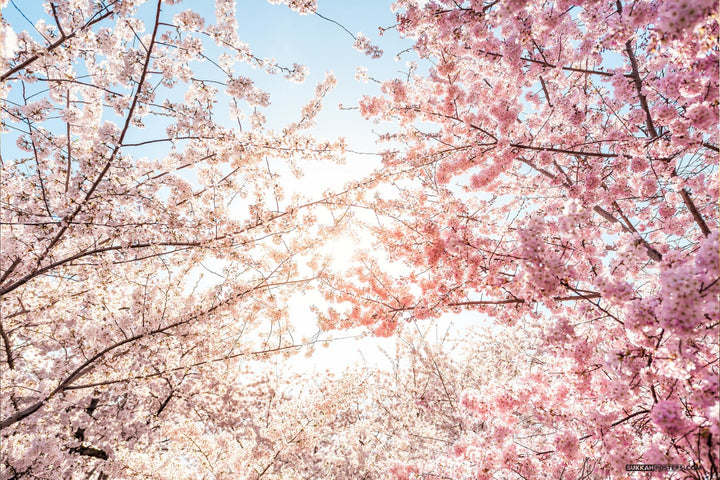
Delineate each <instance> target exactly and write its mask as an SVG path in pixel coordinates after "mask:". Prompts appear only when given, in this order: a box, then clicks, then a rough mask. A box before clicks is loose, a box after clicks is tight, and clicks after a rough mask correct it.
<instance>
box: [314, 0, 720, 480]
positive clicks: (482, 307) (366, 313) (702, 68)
mask: <svg viewBox="0 0 720 480" xmlns="http://www.w3.org/2000/svg"><path fill="white" fill-rule="evenodd" d="M394 8H395V9H397V18H398V22H397V25H396V28H397V29H398V30H399V32H400V33H401V34H403V35H405V36H407V37H409V38H412V39H414V40H415V42H416V43H415V48H414V50H415V52H417V54H418V56H419V57H420V59H421V62H420V63H415V62H409V63H408V67H409V70H408V72H407V73H406V75H404V76H403V77H402V78H398V79H395V80H391V81H385V82H383V83H382V88H383V92H384V96H380V97H368V98H364V99H363V100H362V101H361V102H360V109H361V112H362V113H363V114H364V115H365V116H366V117H367V118H369V119H374V120H375V121H377V122H381V121H385V122H391V123H392V125H393V126H394V129H390V130H388V133H387V134H385V135H383V136H382V137H381V140H385V141H388V142H390V145H391V146H390V147H389V148H388V150H387V151H386V153H385V156H384V169H385V173H386V175H393V181H392V188H383V189H380V190H374V191H371V192H369V193H368V194H366V196H365V199H364V201H358V202H357V204H358V205H359V206H361V207H363V208H370V209H372V210H373V211H374V212H375V213H376V215H377V219H378V220H379V222H376V223H374V224H370V223H368V225H366V227H365V228H368V229H370V230H372V231H373V232H374V236H375V239H376V241H375V245H374V251H373V252H365V253H363V254H362V255H361V256H360V257H359V259H358V261H357V265H356V266H355V267H353V268H351V269H350V270H349V271H348V272H343V273H342V274H339V275H334V276H333V275H326V276H325V277H324V280H325V283H326V288H327V293H326V295H327V298H328V299H329V300H330V302H331V303H332V304H334V305H349V306H348V308H347V309H345V308H341V307H337V308H335V309H331V310H330V311H329V313H328V314H327V315H326V316H325V317H324V319H323V321H324V322H325V324H326V325H341V326H355V325H367V326H369V327H370V328H371V329H373V330H374V331H375V333H377V334H378V335H392V334H393V333H394V332H396V331H397V329H398V328H401V327H402V325H404V324H405V322H406V321H410V320H422V319H432V318H436V317H438V316H440V315H444V314H450V313H451V312H468V313H465V315H469V314H470V313H469V312H477V313H476V315H477V316H478V318H488V317H489V318H491V319H492V321H494V322H496V325H497V328H506V329H507V330H508V331H509V332H515V333H517V332H524V333H525V335H526V336H527V337H528V338H532V339H534V340H535V343H534V346H533V349H534V352H533V358H534V360H533V362H532V363H531V364H530V366H528V368H525V369H523V370H522V371H521V372H520V373H519V375H518V376H517V377H515V378H514V379H513V381H511V382H507V383H501V382H494V383H491V384H490V385H484V386H482V387H481V388H475V389H468V390H467V391H466V392H465V393H464V394H463V396H462V401H461V403H462V407H463V408H464V417H463V418H465V419H468V420H470V419H474V420H475V421H477V422H484V423H485V426H486V428H485V429H484V430H482V431H477V432H470V433H468V434H466V435H465V436H464V437H463V439H462V440H459V441H458V442H457V443H456V444H455V446H454V449H453V450H452V451H450V450H449V451H448V453H447V458H452V459H454V461H455V463H454V464H452V462H451V464H450V465H449V466H447V467H443V468H439V465H443V464H444V463H443V462H444V460H442V459H441V458H433V457H426V458H425V459H424V460H423V461H414V462H413V461H410V462H408V463H407V464H406V465H405V468H404V469H396V470H395V471H394V472H395V478H402V479H406V478H469V477H468V476H471V477H472V478H626V476H627V475H630V473H628V472H627V471H626V467H625V466H626V465H629V464H640V463H644V464H661V465H668V464H675V465H682V466H683V467H687V470H686V471H683V472H675V473H674V474H675V475H681V476H682V478H698V479H700V478H717V475H718V462H719V459H718V458H719V454H718V435H719V434H720V432H719V430H718V409H719V405H718V380H717V379H718V320H719V317H720V315H719V311H718V309H719V306H718V293H720V285H718V276H719V270H720V266H719V264H718V250H719V249H720V244H719V242H718V178H717V174H718V172H717V170H718V169H717V165H718V129H717V125H718V103H719V97H718V69H717V65H718V10H717V4H716V2H705V1H696V2H671V1H634V2H625V1H621V0H617V1H587V2H569V1H550V2H535V1H527V0H518V1H467V2H456V1H444V0H434V1H430V2H423V3H422V4H419V3H418V2H415V1H411V0H401V1H398V2H396V3H395V5H394ZM422 62H429V63H430V65H431V66H430V67H429V68H428V69H427V71H425V67H424V66H423V63H422ZM378 252H381V253H378ZM501 326H502V327H501ZM520 362H521V360H520V359H518V364H519V363H520ZM690 467H692V468H690ZM468 468H469V469H470V470H468ZM468 472H471V473H468ZM666 473H667V472H661V474H662V475H666Z"/></svg>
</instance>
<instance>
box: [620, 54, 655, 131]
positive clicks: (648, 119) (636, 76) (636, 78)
mask: <svg viewBox="0 0 720 480" xmlns="http://www.w3.org/2000/svg"><path fill="white" fill-rule="evenodd" d="M625 51H626V52H627V54H628V58H629V59H630V65H631V66H632V73H631V74H630V78H632V81H633V83H634V84H635V90H637V94H638V98H639V99H640V108H642V109H643V111H645V125H646V126H647V129H648V134H649V136H650V138H656V137H657V136H658V133H657V130H655V124H653V120H652V116H651V115H650V107H648V103H647V98H645V95H643V93H642V80H641V79H640V72H639V71H638V63H637V59H636V58H635V52H633V49H632V43H631V41H630V40H628V41H627V42H625Z"/></svg>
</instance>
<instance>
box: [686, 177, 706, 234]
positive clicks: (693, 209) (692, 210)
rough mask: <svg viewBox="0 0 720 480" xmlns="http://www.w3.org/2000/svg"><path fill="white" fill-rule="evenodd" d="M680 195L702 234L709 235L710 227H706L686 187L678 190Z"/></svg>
mask: <svg viewBox="0 0 720 480" xmlns="http://www.w3.org/2000/svg"><path fill="white" fill-rule="evenodd" d="M680 195H681V196H682V199H683V202H685V206H686V207H687V208H688V210H690V213H692V216H693V218H694V219H695V223H697V224H698V226H699V227H700V231H702V233H703V235H705V236H706V237H707V236H708V235H710V228H708V226H707V223H705V219H704V218H703V216H702V214H701V213H700V212H699V211H698V209H697V207H696V206H695V203H694V202H693V201H692V198H690V192H688V191H687V189H685V188H683V189H682V190H680Z"/></svg>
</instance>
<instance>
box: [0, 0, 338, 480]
mask: <svg viewBox="0 0 720 480" xmlns="http://www.w3.org/2000/svg"><path fill="white" fill-rule="evenodd" d="M175 3H177V2H174V1H161V0H157V1H150V2H146V1H140V0H111V1H106V2H94V1H69V0H58V1H48V2H45V4H44V11H45V15H46V17H45V18H44V19H41V20H39V21H38V22H37V23H35V31H33V32H29V31H22V32H21V31H17V32H14V30H13V29H12V28H10V26H8V25H7V24H6V23H5V21H4V20H3V29H2V31H3V36H4V37H5V38H4V41H3V60H2V81H3V84H2V98H3V100H2V118H3V146H4V148H3V158H2V166H1V170H0V175H1V182H2V189H1V191H0V210H1V217H2V226H1V228H2V231H1V235H2V244H1V252H0V302H1V304H0V308H1V309H2V310H1V312H2V315H1V316H0V336H1V337H2V360H1V361H0V369H2V375H1V386H0V388H1V389H2V402H1V404H2V405H1V413H0V428H1V429H2V463H3V466H2V469H3V473H2V476H3V478H49V477H50V476H52V477H57V478H109V477H111V476H113V477H114V476H124V477H125V478H137V477H138V476H142V475H145V476H150V477H152V476H154V475H155V474H156V473H157V472H160V474H162V475H164V476H165V477H166V478H176V473H177V471H179V470H182V469H183V468H185V467H188V468H189V469H190V471H192V469H191V468H190V466H191V465H192V463H193V461H194V460H193V459H192V458H191V457H190V456H183V455H179V456H172V455H171V454H169V453H168V454H164V453H163V452H171V453H172V452H178V451H182V448H181V446H180V445H181V444H182V445H186V444H193V445H195V447H193V448H197V449H199V450H200V451H203V452H205V451H206V450H205V449H204V448H205V447H199V446H197V445H200V444H203V442H205V443H207V442H216V444H219V443H218V442H222V441H225V440H224V437H222V436H218V437H217V438H216V437H213V438H212V439H209V437H212V430H213V429H219V428H220V425H221V424H222V422H225V423H233V425H235V427H236V428H244V427H242V426H241V424H242V420H241V419H240V417H242V416H243V415H249V414H250V412H251V411H252V409H245V410H244V408H245V407H243V405H242V404H243V402H247V401H248V400H247V399H248V398H251V397H252V395H250V393H249V392H251V391H252V389H253V388H256V389H259V390H263V389H265V390H267V389H266V387H264V386H258V387H253V386H252V385H249V386H247V388H244V387H242V386H241V385H240V384H239V383H238V382H239V380H238V375H239V374H238V373H237V372H235V370H236V367H237V364H238V362H240V361H243V360H247V359H248V358H251V357H253V358H255V357H258V356H266V355H268V354H269V353H272V352H280V353H282V352H286V353H287V352H291V351H294V350H295V349H296V348H297V347H298V346H299V345H300V344H301V343H302V341H301V340H300V339H297V340H295V339H293V337H292V334H291V325H290V322H289V319H288V298H289V296H290V295H292V294H294V293H297V292H300V291H302V290H303V289H304V288H306V287H307V286H308V285H309V282H311V281H312V279H313V277H314V276H315V275H316V271H317V269H318V268H320V267H317V268H316V269H313V268H309V267H308V266H307V264H308V260H307V257H308V256H309V255H310V254H311V252H312V251H314V250H317V249H318V248H319V247H320V245H322V242H323V238H325V237H327V236H328V235H330V234H332V233H333V228H335V227H336V226H337V225H336V224H335V223H333V221H329V223H327V224H326V225H324V224H322V223H321V222H320V221H319V220H318V218H319V216H321V215H322V214H321V212H319V210H322V209H325V207H324V203H325V202H324V201H317V200H316V201H310V200H306V199H303V198H302V197H300V196H298V195H296V194H294V193H292V192H287V193H286V192H285V191H284V189H283V185H282V184H281V181H280V177H281V175H293V174H294V175H300V174H301V168H302V166H303V165H304V164H306V163H307V162H311V161H315V160H319V159H324V160H336V159H338V158H339V157H340V155H341V153H342V151H343V149H344V145H343V143H342V141H333V142H329V141H324V140H317V139H315V138H314V137H313V136H312V135H310V134H309V133H307V129H308V128H309V127H311V126H312V125H313V123H314V119H315V116H316V115H317V113H318V111H319V110H320V107H321V104H322V99H323V97H324V96H325V94H326V93H327V92H328V90H329V89H331V88H332V87H333V85H334V83H335V80H334V78H333V77H332V75H328V76H327V77H326V78H325V80H324V81H323V82H321V83H320V84H319V85H318V86H317V88H316V91H315V96H314V98H309V99H308V100H309V103H308V104H307V106H306V107H305V108H304V109H303V110H302V111H301V112H298V114H297V118H296V119H294V120H293V119H288V121H287V125H286V126H285V127H284V128H283V129H281V130H279V131H278V130H275V131H273V130H270V129H268V128H267V127H266V126H265V122H266V120H265V118H264V116H263V108H264V107H266V106H267V105H268V103H269V95H268V93H267V92H265V91H263V90H261V89H260V88H259V87H258V86H257V85H256V83H255V82H254V80H252V79H251V78H249V77H247V76H245V75H243V74H241V72H245V71H249V70H252V69H253V68H255V69H258V68H259V69H261V70H263V71H264V72H265V74H280V75H283V76H285V77H286V78H287V79H288V81H293V82H300V81H302V80H303V79H304V77H305V75H306V73H307V72H306V68H305V67H303V66H301V65H297V64H296V65H292V66H283V65H280V64H277V63H275V62H273V61H270V60H267V59H262V58H259V57H257V56H255V55H254V54H253V52H252V51H251V50H250V48H249V46H248V45H246V44H244V43H243V42H242V41H241V40H240V39H239V38H238V31H237V30H238V29H237V24H236V15H237V12H236V11H235V2H232V1H225V0H218V1H217V2H216V3H215V18H203V17H202V16H201V15H199V14H198V13H195V12H193V11H191V10H185V11H183V10H182V9H181V8H179V6H174V4H175ZM2 6H3V8H5V7H8V2H7V1H4V2H3V4H2ZM290 6H291V7H292V8H293V9H295V10H297V11H299V12H300V13H307V9H308V8H310V7H312V5H310V4H309V3H308V4H304V5H295V4H293V5H290ZM8 8H9V7H8ZM16 28H17V27H16ZM11 34H12V35H14V37H13V38H10V35H11ZM5 40H8V41H5ZM10 40H16V41H15V42H12V41H10ZM201 63H203V67H202V68H200V67H199V66H198V65H200V64H201ZM262 74H263V73H261V75H262ZM6 142H7V143H6ZM13 142H14V146H13V145H12V143H13ZM280 164H282V171H279V169H280V167H278V165H280ZM299 258H303V261H302V262H298V259H299ZM203 276H204V278H203ZM208 277H209V278H208ZM246 383H247V382H246ZM256 396H257V398H258V399H261V398H262V396H261V395H259V394H258V395H256ZM263 401H264V400H263ZM218 402H220V403H218ZM220 410H222V411H223V412H224V413H225V415H223V416H220V415H219V411H220ZM233 415H235V416H233ZM206 420H207V421H206ZM210 420H212V421H210ZM252 420H253V421H254V420H255V419H254V418H253V419H252ZM168 422H169V423H168ZM248 428H250V427H248ZM168 429H170V430H172V429H175V430H174V433H173V432H170V430H168ZM206 437H208V438H206ZM173 442H174V443H173ZM168 443H170V445H168ZM166 463H167V465H165V464H166ZM198 471H199V470H198ZM253 471H254V470H253ZM173 472H175V473H173Z"/></svg>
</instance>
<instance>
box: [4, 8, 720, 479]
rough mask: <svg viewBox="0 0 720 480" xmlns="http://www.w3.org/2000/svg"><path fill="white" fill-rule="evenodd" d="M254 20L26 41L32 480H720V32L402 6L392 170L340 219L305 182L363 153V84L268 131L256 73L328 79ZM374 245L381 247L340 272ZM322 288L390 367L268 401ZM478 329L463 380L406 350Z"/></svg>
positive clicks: (8, 105) (66, 31) (13, 212)
mask: <svg viewBox="0 0 720 480" xmlns="http://www.w3.org/2000/svg"><path fill="white" fill-rule="evenodd" d="M271 3H284V4H286V5H287V6H288V7H289V8H291V9H293V10H295V11H297V12H298V13H300V14H307V13H314V12H316V9H317V7H316V5H315V3H314V2H313V1H290V0H288V1H275V2H271ZM176 4H178V5H176ZM234 5H235V2H233V1H231V0H216V2H215V10H214V11H215V18H205V17H203V16H202V15H200V14H199V13H197V12H195V11H192V10H183V9H184V8H185V7H183V5H182V3H181V2H178V1H175V0H152V1H150V0H107V1H101V2H95V1H89V0H54V1H46V2H45V10H44V11H45V18H44V19H42V20H40V21H39V22H37V23H35V25H34V26H35V30H34V31H33V32H29V31H22V32H20V31H14V30H13V28H11V26H10V25H8V24H7V23H6V22H5V20H2V22H0V23H1V25H0V32H1V35H2V37H3V38H2V42H1V43H2V45H3V49H2V55H1V56H2V60H1V61H2V64H1V66H0V72H2V73H0V75H1V79H2V81H3V83H2V86H1V87H0V88H2V95H1V98H2V120H3V158H2V162H1V165H0V185H1V188H0V218H1V219H2V220H1V223H0V229H1V230H0V241H1V243H0V337H1V341H2V352H0V369H1V370H0V371H1V373H2V375H1V376H0V388H1V389H2V401H1V402H0V435H1V440H2V445H1V449H0V450H1V451H0V454H1V455H0V461H2V468H3V470H2V476H3V478H49V477H58V478H94V479H107V478H111V477H118V478H248V479H249V478H252V479H257V478H263V477H264V478H388V477H390V478H397V479H411V478H436V479H440V478H444V479H447V478H452V479H459V478H497V479H499V478H513V479H518V478H587V479H589V478H626V477H627V476H628V472H626V471H625V465H627V464H633V463H648V464H662V465H668V464H674V465H675V464H676V465H682V466H684V467H689V466H692V468H690V469H688V470H686V471H684V472H682V475H683V476H687V477H689V478H697V479H701V478H703V479H704V478H717V476H718V462H719V460H718V458H719V457H720V454H719V453H718V437H719V436H720V432H719V430H718V429H719V426H718V423H719V420H718V409H719V408H720V406H719V405H718V401H719V399H718V380H717V378H718V354H719V352H718V329H719V327H718V317H720V315H719V312H718V309H719V308H720V307H719V306H718V294H719V293H720V286H719V285H718V276H719V270H720V266H719V264H718V262H719V260H718V253H719V251H720V242H719V240H718V181H717V164H718V132H717V124H718V103H719V98H718V71H717V63H718V58H717V57H718V10H717V4H716V3H714V2H706V1H705V0H702V1H695V2H689V1H685V2H671V1H669V0H655V1H650V0H638V1H634V2H629V1H628V2H623V1H621V0H616V1H605V0H603V1H592V2H591V1H587V2H567V1H550V2H538V1H531V0H508V1H476V0H470V1H465V2H456V1H449V0H447V1H446V0H433V1H429V2H422V3H419V2H415V1H412V0H400V1H398V2H397V3H396V4H395V6H394V8H395V9H396V11H397V19H398V22H397V25H396V26H395V28H396V29H397V30H398V32H400V33H401V34H402V35H404V36H406V37H407V38H411V39H413V40H414V42H415V48H414V50H415V52H416V53H417V54H418V56H419V57H420V59H419V61H418V62H416V63H413V62H410V63H409V64H408V71H407V72H406V74H405V75H404V76H403V77H402V78H398V79H395V80H391V81H385V82H382V90H383V93H384V95H383V96H380V97H368V98H364V99H363V100H362V101H361V102H360V107H359V108H360V111H361V113H362V114H363V115H365V116H366V117H367V118H368V119H373V120H375V121H378V122H380V121H389V122H392V125H391V127H390V128H389V129H388V133H386V134H383V135H382V137H381V139H382V140H386V141H388V142H389V143H390V148H389V149H388V150H387V151H386V152H385V153H384V155H383V158H384V165H383V167H382V169H381V170H380V171H378V172H376V173H375V174H373V175H372V176H370V177H369V178H367V179H364V180H359V181H357V182H355V183H353V184H351V185H349V186H348V187H342V188H338V191H337V192H335V193H328V194H326V195H323V196H322V197H321V198H319V199H317V198H316V199H312V198H305V197H304V196H302V195H300V194H297V193H295V192H291V191H287V189H286V188H284V187H285V185H284V184H283V181H282V180H283V179H284V178H286V176H288V175H300V174H301V172H302V168H303V166H305V165H306V164H307V163H308V162H312V161H316V160H337V159H339V158H340V157H341V156H342V154H343V151H344V144H343V142H342V141H325V140H320V139H317V138H315V137H314V136H313V135H312V132H310V130H309V129H310V128H311V127H312V126H313V124H314V121H315V118H316V115H317V114H318V111H319V109H320V107H321V105H322V100H323V98H324V97H325V95H326V94H327V92H328V91H329V89H331V88H332V87H333V85H334V83H335V81H334V78H333V77H332V76H327V77H326V78H325V80H324V81H323V82H321V83H320V84H319V85H318V86H317V88H316V90H315V96H314V97H313V98H310V99H309V102H308V104H307V106H306V107H305V108H303V109H302V111H301V112H298V115H297V118H295V119H288V122H287V124H286V126H285V127H284V128H281V129H279V130H278V129H275V130H273V129H270V128H269V127H268V126H267V121H266V119H265V116H264V114H263V112H264V109H265V107H267V106H268V104H269V101H270V97H269V93H268V92H265V91H263V90H262V89H261V88H260V87H259V86H258V83H259V82H258V83H256V80H257V75H258V74H260V75H263V74H280V75H283V76H285V77H286V78H287V79H288V81H302V80H303V78H304V77H305V76H306V74H307V72H306V69H305V68H304V67H303V66H301V65H297V64H295V65H291V66H286V65H280V64H278V63H277V62H275V61H272V60H268V59H263V58H259V57H257V56H256V55H255V54H254V53H253V51H252V50H251V49H250V47H249V46H248V45H247V44H245V43H243V42H242V41H241V39H240V38H239V36H238V29H237V24H236V20H235V18H236V14H237V12H235V6H234ZM1 6H2V7H3V8H5V7H7V6H8V2H7V1H3V2H2V4H1ZM354 46H355V48H356V49H359V50H361V51H364V52H365V53H367V54H368V55H370V56H373V57H377V56H378V55H380V50H379V48H378V47H375V46H373V45H372V44H370V43H369V40H368V38H367V37H365V36H363V35H357V36H356V37H355V45H354ZM200 65H202V66H200ZM250 67H253V68H255V69H256V71H255V72H254V73H250V70H251V68H250ZM258 69H259V70H261V71H262V72H264V73H262V72H258V71H257V70H258ZM251 77H252V78H251ZM358 77H359V78H361V79H367V78H368V77H369V72H368V71H367V70H366V69H363V68H361V69H359V70H358ZM6 142H8V143H11V144H14V145H11V146H9V147H8V146H7V145H8V143H6ZM279 164H281V165H282V166H280V165H279ZM351 210H357V211H365V212H367V211H369V212H371V214H372V218H373V221H374V223H371V222H367V223H363V222H361V220H362V218H363V217H362V216H361V215H357V216H355V217H352V215H350V214H347V213H348V212H350V211H351ZM333 212H335V213H336V214H334V215H333ZM351 221H352V222H354V223H353V224H352V225H353V226H354V227H355V228H357V229H365V230H366V231H368V232H370V233H371V234H372V235H373V237H374V239H375V244H374V248H373V249H372V250H369V251H365V252H360V253H359V254H358V255H357V256H356V259H355V263H354V264H353V265H352V266H351V267H349V268H348V270H347V271H337V272H332V271H331V270H330V269H329V268H328V266H327V265H328V264H327V262H323V261H322V259H321V258H320V257H319V256H318V255H317V253H318V250H320V249H321V248H322V245H323V243H324V241H325V240H326V239H329V238H331V237H332V236H334V235H338V234H341V232H343V230H342V229H343V228H347V227H348V226H349V225H350V222H351ZM345 232H347V230H345ZM347 234H348V235H349V234H350V232H347ZM317 286H319V287H320V288H321V289H322V291H323V293H324V295H325V297H326V299H327V301H328V302H329V305H330V306H329V308H327V309H326V310H325V309H323V308H322V307H321V306H319V307H318V308H317V313H318V317H319V323H320V325H321V326H322V327H323V328H326V329H337V328H340V329H346V328H351V327H356V326H364V327H366V328H368V329H369V330H371V331H372V332H373V333H374V334H376V335H380V336H390V335H396V336H397V337H398V345H399V346H398V351H397V356H392V355H391V358H393V361H394V362H395V363H394V368H393V369H391V370H390V371H383V370H381V369H377V368H374V367H373V368H372V369H369V370H359V371H351V372H348V373H347V374H345V375H341V376H333V375H331V374H326V375H317V376H316V377H315V378H309V377H308V376H306V375H296V374H291V373H288V372H280V373H276V374H271V373H269V371H268V369H267V368H266V367H265V366H264V365H265V364H271V365H272V361H273V359H274V361H275V362H276V368H277V370H282V369H283V366H284V361H289V360H283V357H282V355H283V354H285V355H288V356H289V355H290V354H291V353H292V352H295V351H297V350H298V349H299V347H301V346H302V345H303V344H305V343H308V342H312V341H306V340H296V339H294V337H293V335H292V334H293V328H292V324H291V323H292V322H291V321H290V319H289V313H288V309H289V303H290V299H291V296H292V295H294V294H297V293H302V292H304V291H306V290H307V289H309V288H315V287H317ZM454 313H461V314H462V315H463V318H465V319H468V318H471V319H472V321H477V322H478V323H480V322H483V323H488V322H491V323H490V324H491V327H489V330H487V331H486V332H484V333H482V334H481V335H480V336H471V335H468V336H467V338H463V339H461V341H459V342H458V348H459V349H463V350H464V352H459V351H458V350H457V349H455V350H452V349H450V350H448V349H447V347H446V345H434V344H430V343H429V342H427V341H426V340H425V338H426V336H419V337H414V336H412V335H411V334H410V332H409V331H408V330H409V328H408V326H418V327H419V328H422V326H424V325H427V324H428V322H432V321H434V319H437V318H438V317H440V316H443V315H450V314H454ZM255 360H258V361H257V362H256V361H255ZM662 474H663V475H665V472H662Z"/></svg>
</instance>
